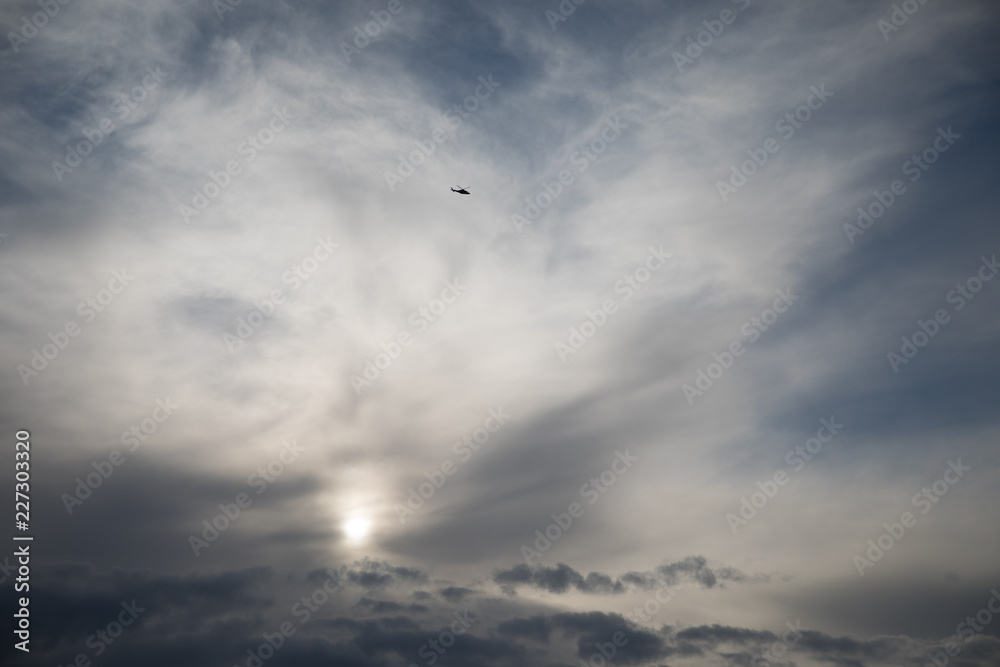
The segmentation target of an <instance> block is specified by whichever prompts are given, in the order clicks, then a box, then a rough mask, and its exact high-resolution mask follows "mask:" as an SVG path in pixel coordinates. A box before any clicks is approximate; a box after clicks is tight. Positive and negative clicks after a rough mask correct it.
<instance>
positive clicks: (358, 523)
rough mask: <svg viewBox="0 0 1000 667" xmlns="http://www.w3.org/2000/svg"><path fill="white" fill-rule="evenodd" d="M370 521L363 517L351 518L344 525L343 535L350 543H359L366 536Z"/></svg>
mask: <svg viewBox="0 0 1000 667" xmlns="http://www.w3.org/2000/svg"><path fill="white" fill-rule="evenodd" d="M370 528H371V521H369V520H368V519H366V518H364V517H353V518H351V519H348V520H347V522H346V523H345V524H344V534H345V535H347V539H348V540H350V541H351V542H360V541H361V540H363V539H364V538H365V536H367V535H368V531H369V529H370Z"/></svg>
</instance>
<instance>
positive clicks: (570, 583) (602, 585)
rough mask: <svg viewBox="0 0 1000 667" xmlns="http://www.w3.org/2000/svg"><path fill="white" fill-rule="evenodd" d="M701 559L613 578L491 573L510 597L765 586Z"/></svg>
mask: <svg viewBox="0 0 1000 667" xmlns="http://www.w3.org/2000/svg"><path fill="white" fill-rule="evenodd" d="M707 563H708V561H707V560H706V559H705V557H704V556H689V557H687V558H685V559H684V560H681V561H677V562H675V563H667V564H664V565H660V566H658V567H657V568H656V569H655V570H654V571H652V572H627V573H625V574H623V575H621V576H619V577H616V578H613V577H611V576H610V575H607V574H603V573H601V572H591V573H589V574H587V576H584V575H583V574H581V573H580V572H577V571H576V570H574V569H573V568H571V567H570V566H568V565H566V564H564V563H559V564H558V565H556V566H555V567H545V566H544V565H539V566H534V567H533V566H530V565H515V566H513V567H511V568H508V569H506V570H505V569H497V570H495V571H494V572H493V581H494V582H495V583H497V584H499V585H500V586H501V588H502V589H503V590H504V591H505V592H506V593H508V594H514V593H515V592H516V589H517V587H518V586H522V585H524V586H532V587H534V588H538V589H541V590H544V591H546V592H549V593H566V592H568V591H570V590H576V591H579V592H581V593H594V594H600V595H618V594H621V593H624V592H626V591H627V590H628V589H629V587H630V586H631V587H633V588H635V589H639V590H650V589H652V588H655V587H657V586H660V585H661V584H665V585H668V586H673V585H675V584H678V583H683V582H691V583H696V584H698V585H699V586H701V587H702V588H714V587H715V586H720V587H723V586H724V584H723V583H721V582H732V583H767V582H769V581H771V577H770V576H769V575H764V574H758V575H753V576H748V575H746V574H744V573H742V572H740V571H739V570H737V569H736V568H732V567H728V566H723V567H720V568H716V569H712V568H710V567H709V566H708V564H707Z"/></svg>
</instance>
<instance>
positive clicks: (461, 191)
mask: <svg viewBox="0 0 1000 667" xmlns="http://www.w3.org/2000/svg"><path fill="white" fill-rule="evenodd" d="M451 191H452V192H457V193H458V194H460V195H471V194H472V193H471V192H469V189H468V188H463V187H459V188H458V190H456V189H455V188H452V189H451Z"/></svg>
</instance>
